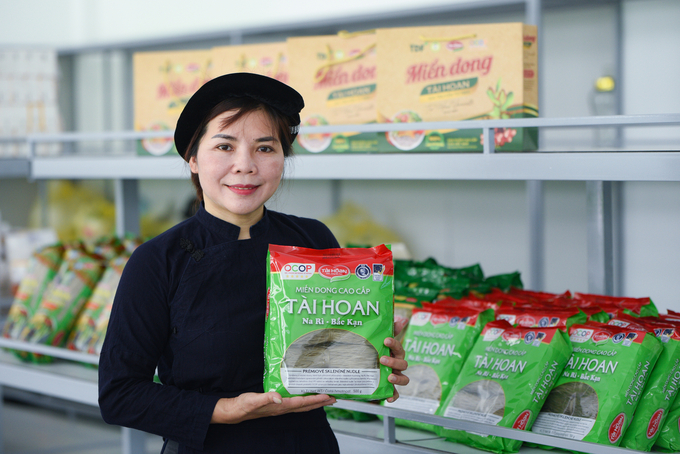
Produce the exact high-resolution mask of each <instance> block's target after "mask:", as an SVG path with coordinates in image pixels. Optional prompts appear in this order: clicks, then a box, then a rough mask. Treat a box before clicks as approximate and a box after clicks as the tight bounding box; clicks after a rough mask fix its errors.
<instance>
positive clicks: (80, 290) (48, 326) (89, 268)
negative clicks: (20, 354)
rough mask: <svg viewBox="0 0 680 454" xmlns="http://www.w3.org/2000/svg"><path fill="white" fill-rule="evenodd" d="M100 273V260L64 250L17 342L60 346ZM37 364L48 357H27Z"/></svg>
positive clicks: (96, 257) (79, 252) (48, 359)
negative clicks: (59, 264)
mask: <svg viewBox="0 0 680 454" xmlns="http://www.w3.org/2000/svg"><path fill="white" fill-rule="evenodd" d="M103 272H104V263H103V262H102V260H101V257H99V256H95V255H92V254H88V253H87V252H84V251H82V250H80V249H77V248H74V249H68V250H67V251H66V253H65V254H64V261H63V262H62V264H61V267H60V268H59V271H58V272H57V275H56V276H55V277H54V279H53V280H52V282H50V284H49V285H48V287H47V289H45V293H44V295H43V298H42V301H41V302H40V307H38V309H37V310H36V312H35V315H33V317H32V318H31V319H30V320H29V322H28V324H27V325H26V328H24V330H23V331H22V333H21V340H24V341H26V342H30V343H34V344H45V345H52V346H56V347H59V346H62V345H63V344H64V343H65V341H66V336H67V335H68V333H69V332H70V331H71V329H72V327H73V324H74V323H75V321H76V318H77V317H78V314H79V313H80V310H81V309H82V308H83V306H84V305H85V302H86V301H87V299H88V298H89V297H90V295H91V294H92V291H93V290H94V288H95V286H96V285H97V281H98V280H99V278H100V277H101V275H102V273H103ZM30 358H31V359H33V360H34V361H37V362H50V361H52V358H51V357H48V356H45V355H40V354H35V353H34V354H31V355H30Z"/></svg>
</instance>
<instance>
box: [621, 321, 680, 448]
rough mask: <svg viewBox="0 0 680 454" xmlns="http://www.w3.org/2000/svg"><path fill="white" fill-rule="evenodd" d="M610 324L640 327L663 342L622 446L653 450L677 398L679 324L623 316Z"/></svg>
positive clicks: (679, 375)
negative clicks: (661, 349)
mask: <svg viewBox="0 0 680 454" xmlns="http://www.w3.org/2000/svg"><path fill="white" fill-rule="evenodd" d="M608 324H610V325H615V326H623V327H626V328H631V327H635V328H636V329H638V328H641V329H645V330H647V331H649V332H651V333H653V334H654V335H655V336H656V337H657V339H659V340H660V341H661V345H662V346H663V351H662V352H661V355H660V356H659V359H658V360H657V361H656V365H655V366H654V369H653V370H652V372H651V374H650V376H649V379H648V380H647V385H646V386H645V389H644V391H643V393H642V396H641V397H640V399H639V403H638V406H637V409H636V410H635V414H634V415H633V420H632V421H631V423H630V425H629V426H628V428H627V429H626V432H625V433H624V435H623V440H622V441H621V444H620V446H621V447H623V448H628V449H634V450H637V451H651V449H652V446H653V445H654V442H655V441H656V439H657V438H658V436H659V434H660V433H661V432H660V430H659V429H661V428H662V427H663V425H664V423H665V421H666V418H667V417H668V410H669V408H670V406H671V404H672V403H673V402H674V401H675V399H676V396H677V391H678V388H677V381H678V378H679V377H680V332H678V328H680V325H675V324H673V323H671V322H664V321H660V320H656V321H654V320H651V319H644V320H643V319H640V318H636V317H632V316H630V315H625V314H624V315H621V316H619V317H617V318H613V319H612V320H610V321H609V323H608Z"/></svg>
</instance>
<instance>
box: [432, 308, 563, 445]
mask: <svg viewBox="0 0 680 454" xmlns="http://www.w3.org/2000/svg"><path fill="white" fill-rule="evenodd" d="M570 356H571V345H570V343H569V338H568V337H567V334H566V333H565V332H564V331H562V330H560V329H559V328H554V327H552V328H551V327H546V328H522V327H513V326H512V325H511V324H510V323H508V322H507V321H505V320H496V321H493V322H489V323H487V324H486V326H485V327H484V329H483V330H482V333H481V335H480V336H479V337H478V339H477V342H475V345H474V347H473V348H472V351H471V352H470V355H469V356H468V359H467V361H466V362H465V365H464V366H463V370H462V371H461V372H460V374H459V375H458V378H457V379H456V381H455V383H454V384H453V386H452V388H451V391H450V393H449V394H448V396H447V397H446V399H445V400H444V402H443V404H442V405H441V406H440V407H439V409H438V410H437V414H438V415H440V416H445V417H447V418H455V419H462V420H467V421H473V422H479V423H484V424H491V425H497V426H500V427H508V428H513V429H520V430H529V429H531V426H532V424H533V423H534V420H535V419H536V416H537V415H538V412H539V411H540V409H541V406H542V405H543V402H544V401H545V399H546V397H547V396H548V394H549V392H550V390H551V389H552V386H553V385H554V383H555V381H556V380H557V378H558V377H559V376H560V374H561V373H562V369H563V368H564V367H565V365H566V364H567V361H568V360H569V357H570ZM437 433H438V434H439V435H440V436H443V437H445V438H447V439H448V440H451V441H456V442H459V443H463V444H466V445H468V446H472V447H475V448H479V449H484V450H487V451H492V452H498V453H504V452H517V451H518V450H519V448H520V446H521V445H522V442H521V441H519V440H512V439H508V438H503V437H498V436H494V435H488V436H487V435H481V434H477V433H471V432H466V431H462V430H453V429H446V428H444V427H438V429H437Z"/></svg>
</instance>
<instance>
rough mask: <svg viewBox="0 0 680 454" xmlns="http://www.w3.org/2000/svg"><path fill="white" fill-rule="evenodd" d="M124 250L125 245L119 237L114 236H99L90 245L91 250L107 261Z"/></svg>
mask: <svg viewBox="0 0 680 454" xmlns="http://www.w3.org/2000/svg"><path fill="white" fill-rule="evenodd" d="M123 251H125V245H124V244H123V242H122V241H121V239H120V238H118V237H116V236H106V237H102V238H99V239H98V240H96V241H95V242H94V244H93V245H92V252H93V253H95V254H96V255H99V256H101V257H103V258H104V260H106V261H109V260H112V259H114V258H116V257H118V256H119V255H120V254H122V253H123Z"/></svg>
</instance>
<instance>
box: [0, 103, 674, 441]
mask: <svg viewBox="0 0 680 454" xmlns="http://www.w3.org/2000/svg"><path fill="white" fill-rule="evenodd" d="M678 124H680V115H676V114H668V115H646V116H612V117H586V118H538V119H521V120H488V121H478V122H436V123H419V124H417V125H415V124H411V125H409V124H401V125H396V124H371V125H343V126H329V127H315V128H311V127H305V128H303V129H302V130H301V133H303V134H304V133H312V132H314V133H317V132H318V133H324V132H384V131H387V130H408V129H413V128H415V127H416V126H417V127H418V129H427V128H431V129H441V128H458V129H477V128H481V129H483V132H482V134H484V136H485V137H487V138H491V137H493V131H494V128H505V127H538V128H550V127H602V126H608V127H611V126H621V127H624V126H625V127H629V126H641V127H645V126H668V125H678ZM151 136H153V137H155V138H157V137H167V138H170V137H172V131H165V132H154V133H141V132H132V131H126V132H119V133H104V134H79V133H68V134H56V135H32V136H29V137H28V138H27V143H28V145H29V149H30V150H33V149H34V148H35V144H37V143H41V142H80V141H91V140H100V141H107V140H129V141H134V140H141V139H143V138H146V137H151ZM485 142H486V143H492V141H490V140H486V141H485ZM131 149H134V147H131ZM27 161H28V162H29V169H30V172H29V175H28V177H29V178H31V179H35V180H41V179H53V178H54V179H56V178H70V179H113V180H116V181H117V182H120V183H121V184H120V190H117V191H116V197H117V199H118V200H117V201H116V203H117V207H119V208H123V209H124V210H125V211H126V213H122V211H123V210H121V212H119V213H118V216H117V217H121V216H124V217H130V214H129V213H127V211H128V210H129V209H130V207H131V206H132V207H134V206H136V204H135V203H134V200H135V199H136V197H137V195H136V180H138V179H153V178H163V179H179V178H188V176H189V173H188V169H187V166H186V163H184V161H183V160H182V159H181V158H180V157H179V156H162V157H142V156H135V155H132V154H130V155H120V156H108V157H107V156H86V155H65V156H57V157H40V156H33V157H31V158H30V159H28V160H27ZM293 165H294V169H293V171H292V172H290V173H289V175H292V178H298V179H322V180H323V179H335V180H351V179H372V180H377V179H384V180H387V179H392V180H394V179H402V180H418V179H422V180H431V179H437V180H454V179H464V180H470V179H476V180H582V181H589V182H601V181H605V182H606V181H636V180H637V181H680V151H664V152H655V151H627V150H626V151H620V152H594V151H593V152H579V153H574V152H541V151H538V152H525V153H496V152H495V150H494V149H493V147H489V146H487V147H486V148H485V150H484V152H480V153H389V154H388V153H385V154H351V155H348V154H328V155H324V154H319V155H311V154H310V155H306V154H305V155H302V154H301V155H299V156H297V157H296V158H295V160H294V163H293ZM131 211H134V210H131ZM132 217H133V219H134V216H132ZM119 224H120V223H119ZM132 224H134V222H133V223H132ZM121 225H127V226H128V227H129V226H130V225H131V224H130V223H129V222H128V223H125V224H121ZM7 342H10V341H6V340H0V347H14V348H17V347H18V346H17V345H15V344H11V343H9V344H8V343H7ZM32 348H34V347H32ZM42 348H46V349H50V348H51V347H42ZM58 350H63V349H56V350H48V351H45V352H44V353H46V354H52V355H53V356H55V357H62V358H63V356H61V352H60V351H58ZM10 356H11V355H10ZM88 356H89V355H88ZM12 359H13V358H9V359H8V358H7V355H6V354H3V356H2V357H0V384H1V385H3V386H9V387H17V388H19V389H25V390H30V391H33V392H37V393H42V394H47V395H54V396H57V397H61V398H66V399H72V400H74V401H76V402H83V401H84V403H87V404H90V405H97V404H96V378H95V377H94V375H91V376H90V377H89V382H88V379H87V378H86V379H83V377H79V376H75V377H74V376H73V375H72V373H70V372H69V373H65V372H64V369H65V370H69V371H70V370H72V369H73V368H76V369H78V370H79V372H78V374H80V373H83V372H82V371H81V370H80V369H86V367H85V366H83V365H79V364H72V363H71V364H60V363H56V364H46V365H27V364H24V363H21V362H19V361H18V360H16V359H14V362H12ZM71 359H73V360H75V361H81V359H77V358H71ZM93 361H95V359H94V358H91V357H90V358H89V361H81V362H93ZM84 373H91V374H94V371H93V370H88V371H87V372H84ZM46 383H47V385H46ZM55 383H63V384H64V386H63V388H62V387H61V386H53V384H55ZM62 389H64V390H66V391H63V390H62ZM336 406H337V407H338V408H345V409H349V410H355V411H363V412H365V413H374V414H382V415H383V416H385V418H384V422H382V423H379V424H378V423H376V422H372V423H368V424H367V423H355V424H351V423H349V422H343V421H334V422H333V424H334V430H336V431H337V433H338V438H339V441H340V443H341V446H343V449H345V450H347V451H350V450H351V451H355V452H357V453H358V452H369V451H370V452H371V453H382V452H385V453H387V452H389V453H394V452H404V453H406V452H411V453H414V452H442V451H443V452H447V450H450V451H448V452H458V453H461V454H466V453H468V452H470V453H472V452H475V453H479V452H480V451H477V450H474V449H472V448H467V447H465V446H462V445H456V444H452V443H448V442H443V441H442V440H440V439H437V438H436V437H428V436H427V434H426V435H425V436H422V437H421V438H424V439H426V440H425V441H424V442H423V443H420V444H421V446H417V445H416V444H413V443H400V442H398V440H415V438H417V437H418V434H417V433H413V431H408V430H406V429H404V428H401V427H396V428H395V426H394V418H395V417H399V418H403V419H413V420H417V421H421V422H429V423H434V424H440V425H445V426H447V427H450V428H458V429H461V430H468V431H474V432H479V433H488V434H493V435H501V436H506V437H509V438H518V439H521V440H529V441H533V442H535V443H541V444H547V445H552V446H558V447H561V448H566V449H573V450H575V451H580V452H588V453H592V454H610V453H611V454H614V453H623V452H626V451H627V450H622V449H620V448H614V447H607V446H602V445H593V444H589V443H582V442H578V441H573V440H564V439H558V438H554V437H545V436H539V435H536V434H532V433H530V432H522V431H516V430H512V429H504V428H500V427H496V426H487V425H481V424H477V423H472V422H468V421H456V420H451V419H447V418H439V417H436V416H430V415H423V414H418V413H414V412H408V411H404V410H397V409H388V408H385V407H381V406H376V405H371V404H366V403H359V402H350V401H342V402H339V403H338V404H336ZM357 431H359V432H361V431H363V432H364V434H363V435H360V434H357ZM350 432H351V433H350ZM140 434H141V433H139V432H136V431H131V430H129V429H123V438H124V448H125V449H133V448H130V446H134V443H141V442H142V441H140V440H141V436H140ZM366 435H372V436H371V437H369V438H366ZM421 435H422V434H421ZM376 437H377V438H376ZM414 437H415V438H414ZM414 442H415V441H414ZM138 446H139V445H138ZM428 446H429V447H428ZM428 450H431V451H428ZM526 451H527V450H526V448H523V452H526ZM126 452H135V451H134V450H132V451H126Z"/></svg>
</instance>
